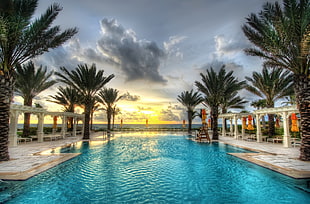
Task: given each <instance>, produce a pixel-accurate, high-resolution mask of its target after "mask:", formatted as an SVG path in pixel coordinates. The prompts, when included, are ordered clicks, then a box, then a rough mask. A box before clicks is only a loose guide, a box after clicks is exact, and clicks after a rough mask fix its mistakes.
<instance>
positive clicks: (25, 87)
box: [15, 61, 57, 137]
mask: <svg viewBox="0 0 310 204" xmlns="http://www.w3.org/2000/svg"><path fill="white" fill-rule="evenodd" d="M52 75H53V72H49V73H48V72H47V67H45V68H43V67H42V65H41V66H40V67H39V68H38V69H36V68H35V66H34V63H33V62H32V61H30V62H28V63H27V64H25V65H23V66H16V81H15V93H16V95H19V96H21V97H22V98H23V99H24V105H25V106H32V100H33V99H34V97H36V96H37V95H38V94H40V93H41V92H42V91H44V90H46V89H48V88H50V87H51V86H53V85H54V84H55V83H57V82H56V81H55V80H49V79H50V77H51V76H52ZM29 131H30V113H24V128H23V136H24V137H28V136H29V133H30V132H29Z"/></svg>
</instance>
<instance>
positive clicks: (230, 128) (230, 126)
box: [229, 118, 234, 135]
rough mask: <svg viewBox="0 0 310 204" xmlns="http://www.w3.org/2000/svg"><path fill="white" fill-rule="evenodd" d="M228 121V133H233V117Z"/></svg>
mask: <svg viewBox="0 0 310 204" xmlns="http://www.w3.org/2000/svg"><path fill="white" fill-rule="evenodd" d="M229 121H230V125H229V134H231V135H232V134H233V133H234V127H233V119H232V118H229Z"/></svg>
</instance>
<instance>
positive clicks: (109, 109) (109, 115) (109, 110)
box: [107, 107, 112, 131]
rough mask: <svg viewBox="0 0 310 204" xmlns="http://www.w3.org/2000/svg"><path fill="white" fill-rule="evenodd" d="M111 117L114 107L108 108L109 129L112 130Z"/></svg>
mask: <svg viewBox="0 0 310 204" xmlns="http://www.w3.org/2000/svg"><path fill="white" fill-rule="evenodd" d="M111 117H112V108H111V107H108V108H107V119H108V131H110V130H111Z"/></svg>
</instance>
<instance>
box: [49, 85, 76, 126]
mask: <svg viewBox="0 0 310 204" xmlns="http://www.w3.org/2000/svg"><path fill="white" fill-rule="evenodd" d="M50 97H51V98H52V99H53V100H48V101H50V102H53V103H56V104H59V105H62V106H63V111H64V112H71V113H74V109H75V107H76V106H78V105H79V104H80V103H79V96H78V92H77V91H76V89H74V88H72V87H70V86H69V87H65V88H63V87H62V86H60V87H58V91H57V92H56V95H54V96H52V95H50ZM68 120H69V124H70V127H73V118H68Z"/></svg>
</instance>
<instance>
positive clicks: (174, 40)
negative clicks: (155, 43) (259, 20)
mask: <svg viewBox="0 0 310 204" xmlns="http://www.w3.org/2000/svg"><path fill="white" fill-rule="evenodd" d="M186 38H187V37H185V36H171V37H170V38H169V41H168V42H164V48H165V51H166V53H167V55H168V56H169V57H171V56H175V57H177V58H181V59H182V58H183V53H182V52H181V49H180V48H179V47H178V46H177V45H178V44H180V43H181V42H182V41H183V40H185V39H186Z"/></svg>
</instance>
